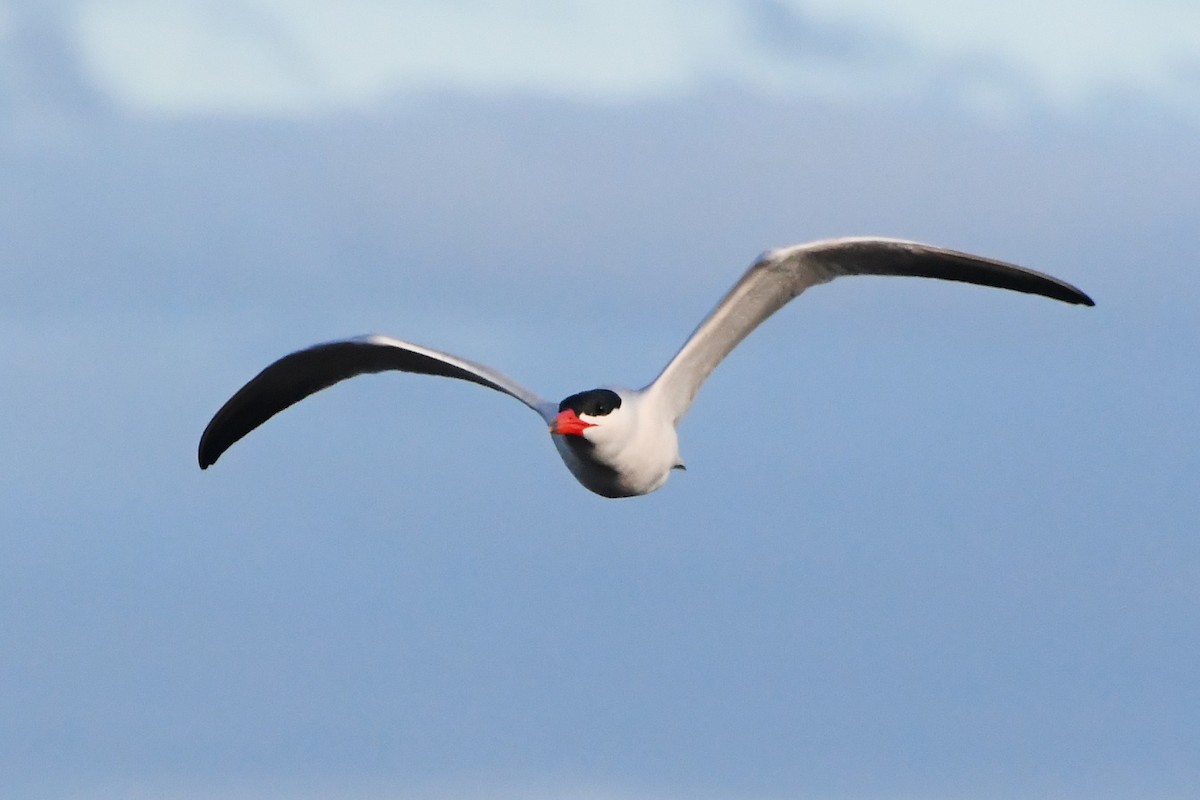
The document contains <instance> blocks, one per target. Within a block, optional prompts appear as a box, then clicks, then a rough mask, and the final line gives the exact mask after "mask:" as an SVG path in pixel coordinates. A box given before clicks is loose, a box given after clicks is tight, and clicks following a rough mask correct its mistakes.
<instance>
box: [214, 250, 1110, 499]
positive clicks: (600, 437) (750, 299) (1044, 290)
mask: <svg viewBox="0 0 1200 800" xmlns="http://www.w3.org/2000/svg"><path fill="white" fill-rule="evenodd" d="M842 275H908V276H913V277H922V278H939V279H942V280H950V281H962V282H965V283H975V284H980V285H982V286H994V287H996V288H1000V289H1011V290H1014V291H1018V292H1027V293H1029V294H1040V295H1043V296H1044V297H1049V298H1052V299H1054V300H1061V301H1063V302H1065V303H1075V304H1081V305H1086V306H1091V305H1095V304H1094V303H1093V302H1092V299H1091V298H1090V297H1088V296H1087V295H1086V294H1084V293H1083V292H1081V291H1080V290H1079V289H1076V288H1075V287H1074V286H1071V285H1070V284H1068V283H1064V282H1063V281H1060V280H1058V279H1057V278H1052V277H1050V276H1049V275H1044V274H1042V273H1040V272H1034V271H1033V270H1029V269H1025V268H1023V267H1018V266H1014V265H1012V264H1006V263H1004V262H1001V261H993V260H992V259H988V258H982V257H979V256H973V255H969V254H967V253H960V252H957V251H954V250H946V249H943V248H940V247H932V246H930V245H924V244H919V243H917V242H908V241H903V240H899V239H881V238H865V237H863V238H857V237H856V238H844V239H829V240H823V241H818V242H811V243H809V244H799V245H793V246H791V247H784V248H780V249H777V250H771V251H769V252H767V253H764V254H763V255H762V256H761V257H760V258H759V259H758V261H756V262H755V263H754V264H753V266H751V267H750V269H749V270H747V271H746V274H745V275H743V276H742V278H741V280H739V281H738V282H737V283H736V284H735V285H734V286H733V288H732V289H730V290H729V293H728V294H726V295H725V297H724V298H723V299H722V300H721V302H720V303H718V304H717V307H716V308H715V309H713V310H712V312H711V313H710V314H709V315H708V316H707V317H706V318H705V319H704V321H703V322H701V323H700V325H699V327H697V328H696V330H695V331H694V332H693V333H692V335H691V336H690V337H689V338H688V340H687V341H686V342H685V343H684V345H683V347H682V348H680V350H679V352H678V353H676V354H675V357H674V358H673V359H671V361H670V362H669V363H668V364H667V366H666V367H665V368H664V369H663V371H662V372H661V373H659V375H658V377H657V378H655V379H654V380H653V381H651V382H650V384H649V385H647V386H646V387H644V388H642V389H625V388H618V387H614V386H606V387H602V388H598V389H589V390H587V391H584V392H579V393H578V394H573V395H571V396H569V397H567V398H566V399H565V400H563V401H562V402H560V403H558V404H554V403H549V402H546V401H545V400H543V399H542V398H541V397H539V396H538V395H537V394H535V393H533V392H531V391H529V390H528V389H526V388H524V387H523V386H521V385H520V384H518V383H516V382H515V381H512V380H510V379H509V378H507V377H505V376H504V375H502V374H500V373H499V372H497V371H496V370H494V369H492V368H490V367H485V366H483V365H481V364H476V363H474V362H472V361H467V360H466V359H464V358H459V357H457V356H452V355H450V354H448V353H442V352H439V351H437V350H433V349H430V348H428V347H422V346H421V345H417V344H412V343H411V342H402V341H400V340H399V339H392V338H390V337H387V336H379V335H371V336H362V337H358V338H355V339H347V340H343V341H336V342H328V343H326V344H319V345H316V346H314V347H310V348H308V349H306V350H300V351H298V352H295V353H292V354H291V355H287V356H284V357H283V358H281V359H279V360H278V361H276V362H275V363H273V364H271V365H270V366H269V367H267V368H266V369H264V370H263V371H262V372H260V373H259V374H258V375H257V376H256V377H255V378H254V379H253V380H251V381H250V382H249V383H247V384H246V385H245V386H243V387H242V388H241V389H240V390H238V392H237V394H235V395H234V396H233V397H231V398H230V399H229V401H228V402H226V403H225V405H223V406H222V407H221V410H220V411H218V412H217V413H216V416H214V417H213V418H212V421H211V422H209V423H208V427H207V428H206V429H205V431H204V435H203V436H202V437H201V439H200V451H199V459H200V467H201V469H206V468H207V467H209V466H210V465H212V464H213V463H214V462H216V460H217V459H218V458H220V457H221V454H222V453H224V452H225V450H227V449H228V448H229V446H230V445H232V444H233V443H234V442H236V441H237V440H238V439H241V438H242V437H243V436H245V435H246V434H247V433H249V432H250V431H252V430H254V429H255V428H257V427H258V426H259V425H261V424H262V423H264V422H266V421H267V420H268V419H270V418H271V417H272V416H274V415H275V414H277V413H279V412H280V411H282V410H284V409H285V408H287V407H288V406H290V405H292V404H293V403H297V402H299V401H300V400H303V399H304V398H305V397H308V396H309V395H310V394H313V393H314V392H319V391H320V390H322V389H324V388H326V387H329V386H332V385H333V384H335V383H337V382H339V381H343V380H345V379H347V378H352V377H354V376H355V375H361V374H363V373H368V372H384V371H386V370H399V371H401V372H416V373H421V374H425V375H441V376H443V377H446V378H458V379H459V380H464V381H471V382H472V383H477V384H480V385H481V386H486V387H488V388H489V389H495V390H496V391H498V392H503V393H505V394H507V395H511V396H512V397H515V398H516V399H518V400H520V401H521V402H522V403H524V404H525V405H527V406H529V407H530V408H531V409H533V410H534V411H536V412H537V413H538V414H539V415H540V416H541V417H542V419H543V420H544V421H545V422H546V424H548V425H549V426H550V433H551V438H552V440H553V441H554V445H555V447H556V449H557V450H558V453H559V455H560V456H562V460H563V461H564V462H565V463H566V465H567V468H568V469H569V470H571V474H573V475H574V476H575V477H576V478H577V479H578V480H579V482H580V483H582V484H583V485H584V486H585V487H586V488H588V489H590V490H591V491H593V492H595V493H596V494H599V495H603V496H604V497H632V496H636V495H643V494H648V493H649V492H653V491H654V490H655V489H658V488H659V487H661V486H662V485H663V484H664V483H666V482H667V478H668V477H669V476H670V474H671V470H673V469H682V468H683V461H682V459H681V458H680V456H679V439H678V436H677V434H676V427H677V426H678V424H679V421H680V420H681V419H683V417H684V415H685V414H687V412H688V408H689V407H690V406H691V405H692V400H693V399H694V398H695V396H696V392H697V391H698V390H699V388H700V385H701V384H702V383H704V380H705V378H707V377H708V376H709V373H711V372H712V371H713V369H714V368H715V367H716V366H717V364H719V363H721V360H722V359H723V358H725V356H727V355H729V352H730V351H731V350H733V348H734V347H736V346H737V344H738V343H739V342H740V341H742V339H744V338H746V336H747V335H748V334H749V333H750V332H751V331H753V330H754V329H755V328H757V327H758V325H759V324H760V323H761V322H762V321H763V320H765V319H766V318H767V317H769V316H771V315H772V314H774V313H775V312H776V311H778V310H779V309H780V308H782V307H783V306H784V305H785V304H786V303H787V302H788V301H789V300H791V299H792V298H793V297H795V296H796V295H798V294H800V293H801V292H803V291H804V290H805V289H807V288H809V287H810V286H816V285H817V284H821V283H826V282H828V281H831V280H833V279H834V278H837V277H840V276H842Z"/></svg>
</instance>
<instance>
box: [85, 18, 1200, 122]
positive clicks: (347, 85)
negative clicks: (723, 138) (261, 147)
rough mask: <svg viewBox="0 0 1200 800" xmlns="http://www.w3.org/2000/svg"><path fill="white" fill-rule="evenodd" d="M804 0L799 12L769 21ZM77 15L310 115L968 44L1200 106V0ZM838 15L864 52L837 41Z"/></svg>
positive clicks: (140, 74) (108, 76)
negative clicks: (457, 94)
mask: <svg viewBox="0 0 1200 800" xmlns="http://www.w3.org/2000/svg"><path fill="white" fill-rule="evenodd" d="M789 10H790V11H791V12H793V13H794V14H795V15H796V19H795V22H796V24H795V25H794V26H792V27H794V28H795V30H791V31H788V30H785V31H782V32H780V33H778V35H774V32H772V31H770V30H764V25H770V24H777V23H778V22H779V21H780V20H781V19H782V20H783V21H785V22H786V20H787V11H789ZM74 14H75V16H74V30H75V34H76V36H77V40H78V42H79V45H80V47H81V50H82V52H83V55H84V61H85V63H86V64H87V66H88V69H89V71H90V74H91V77H92V78H93V80H95V81H96V82H97V83H98V84H99V85H100V86H101V87H102V88H103V89H104V90H105V91H107V92H108V93H109V94H111V95H112V96H114V97H116V98H117V99H118V100H120V101H121V102H123V103H124V104H125V105H127V106H129V107H132V108H135V109H139V110H142V111H146V112H151V113H204V112H225V113H229V112H232V113H245V114H291V113H300V112H305V111H320V110H324V109H329V108H335V107H338V106H346V105H351V106H353V105H359V106H361V105H369V104H370V103H372V102H375V101H377V100H378V99H379V98H381V97H384V96H387V95H390V94H396V93H404V92H421V91H427V90H431V89H443V88H449V89H454V90H459V91H468V92H482V93H498V92H527V93H538V94H546V95H553V96H562V97H570V98H575V99H580V100H584V101H601V102H611V101H621V100H628V99H637V98H644V97H653V96H664V95H671V94H677V93H680V92H685V91H687V90H689V89H691V88H694V87H696V86H698V85H701V84H703V83H704V82H706V81H710V80H722V81H726V82H732V83H735V84H740V85H743V86H746V87H748V88H749V89H751V90H754V91H764V92H785V93H812V92H816V93H820V94H827V95H830V94H831V95H837V96H845V97H850V98H858V99H862V98H863V97H864V96H867V97H870V96H873V95H878V94H881V93H889V94H897V93H905V92H912V91H916V90H919V89H920V88H921V87H922V86H929V85H931V83H932V82H933V81H938V80H943V81H944V80H945V76H946V74H947V73H948V72H950V73H953V72H954V71H955V69H956V67H955V66H954V65H956V64H958V63H959V62H966V63H975V62H986V63H990V64H994V65H996V70H998V71H1002V72H1010V73H1011V75H1012V76H1013V78H1012V83H1011V85H1012V86H1020V87H1021V91H1029V90H1031V89H1032V90H1033V91H1034V92H1036V93H1037V94H1038V95H1040V96H1042V97H1044V98H1045V99H1047V100H1049V101H1052V102H1055V103H1059V104H1063V105H1068V106H1070V105H1077V104H1081V103H1085V102H1087V101H1088V99H1089V98H1091V97H1093V96H1095V95H1096V94H1097V93H1102V92H1105V91H1110V90H1113V89H1117V90H1122V91H1129V90H1132V91H1135V92H1139V93H1144V94H1147V95H1149V96H1153V97H1156V98H1158V99H1160V100H1162V101H1164V102H1168V103H1172V104H1175V105H1177V106H1183V107H1197V108H1200V87H1198V86H1197V84H1198V83H1200V80H1198V79H1197V78H1196V74H1197V69H1198V57H1197V53H1200V5H1197V4H1194V3H1183V2H1171V1H1170V0H1158V1H1157V2H1153V1H1152V0H1148V1H1147V2H1137V0H1108V1H1107V2H1103V0H1102V1H1101V2H1083V1H1082V0H1059V2H1036V0H1014V2H1012V3H1004V4H996V3H993V2H983V0H965V1H964V2H960V3H955V4H953V5H950V4H946V3H943V2H936V0H920V1H914V2H906V3H894V4H883V5H880V4H875V3H870V2H868V0H804V1H803V2H801V1H800V0H690V1H689V2H684V1H683V0H608V2H606V3H587V4H581V3H573V4H564V3H561V2H552V0H507V2H483V1H482V0H453V2H451V1H449V0H440V1H439V0H408V1H407V2H387V1H386V0H346V2H342V3H337V4H334V3H325V2H315V1H313V0H180V2H176V3H171V4H165V3H160V2H157V0H81V2H80V3H79V4H78V6H76V9H75V12H74ZM764 20H767V21H766V22H764ZM772 20H773V21H774V22H772ZM785 27H786V26H785ZM831 34H832V35H833V36H834V37H835V38H839V39H840V40H842V44H846V42H847V41H849V44H850V45H851V46H849V47H846V48H845V49H846V52H840V53H839V52H836V48H832V49H831V48H828V47H826V48H822V47H821V46H820V43H821V40H822V37H823V36H829V35H831ZM789 36H791V37H793V39H794V41H788V37H789ZM781 40H782V44H781ZM880 42H884V43H887V44H888V45H889V46H887V47H885V48H883V49H882V50H880V49H878V45H879V44H880ZM872 48H875V49H872ZM976 82H978V81H976ZM984 83H985V84H988V85H986V86H983V87H982V88H981V89H980V94H981V95H983V96H985V97H986V96H987V95H988V94H989V93H991V94H995V93H996V92H997V91H1000V93H1001V94H1003V92H1004V91H1005V90H1004V89H999V90H998V89H997V86H996V83H997V81H995V80H990V79H989V80H987V81H984ZM1000 83H1003V81H1000ZM966 86H967V88H968V89H970V86H971V82H970V81H968V82H967V83H966Z"/></svg>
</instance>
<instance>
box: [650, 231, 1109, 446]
mask: <svg viewBox="0 0 1200 800" xmlns="http://www.w3.org/2000/svg"><path fill="white" fill-rule="evenodd" d="M842 275H907V276H912V277H920V278H938V279H940V280H948V281H962V282H964V283H975V284H979V285H981V286H994V287H996V288H999V289H1011V290H1013V291H1017V292H1027V293H1029V294H1040V295H1042V296H1044V297H1049V298H1052V299H1054V300H1061V301H1063V302H1065V303H1075V304H1081V305H1086V306H1091V305H1095V304H1094V303H1093V302H1092V299H1091V298H1090V297H1088V296H1087V295H1086V294H1084V293H1083V292H1081V291H1080V290H1079V289H1076V288H1075V287H1074V286H1072V285H1070V284H1069V283H1065V282H1063V281H1060V280H1058V279H1057V278H1053V277H1051V276H1049V275H1044V274H1042V273H1040V272H1034V271H1033V270H1030V269H1025V268H1024V267H1018V266H1015V265H1013V264H1006V263H1004V262H1003V261H995V260H993V259H990V258H981V257H980V256H973V255H970V254H969V253H961V252H958V251H956V250H946V249H944V248H941V247H932V246H930V245H924V244H919V243H917V242H908V241H903V240H899V239H880V238H850V239H828V240H823V241H819V242H812V243H810V244H802V245H794V246H792V247H785V248H781V249H779V250H772V251H770V252H768V253H765V254H764V255H763V256H762V257H761V258H760V259H759V260H758V261H757V262H756V263H755V264H754V265H753V266H752V267H750V269H749V270H748V271H747V272H746V274H745V275H743V276H742V278H741V280H739V281H738V282H737V283H736V284H735V285H734V287H733V288H732V289H730V290H729V293H728V294H727V295H725V297H724V298H723V299H722V300H721V302H720V303H718V304H717V307H716V308H715V309H713V311H712V312H711V313H710V314H709V315H708V317H706V318H705V319H704V321H703V322H701V323H700V325H699V327H697V328H696V330H695V332H693V333H692V335H691V336H690V337H689V338H688V340H687V342H685V343H684V345H683V347H682V348H681V349H680V351H679V352H678V353H677V354H676V355H675V357H674V358H673V359H672V360H671V362H670V363H669V364H667V366H666V368H665V369H663V371H662V373H661V374H659V376H658V377H657V378H656V379H655V380H654V382H653V383H652V384H650V386H648V387H646V390H647V391H648V392H652V393H657V394H659V395H660V397H661V400H662V402H664V403H665V404H666V407H667V408H668V409H669V411H670V413H672V414H673V415H674V419H675V421H676V422H678V421H679V420H680V419H682V418H683V416H684V415H685V414H686V413H687V411H688V408H689V407H691V404H692V400H693V399H694V398H695V396H696V392H697V391H698V390H699V389H700V385H701V384H703V383H704V380H705V379H706V378H707V377H708V376H709V374H710V373H711V372H712V371H713V369H715V368H716V366H717V365H718V364H720V363H721V360H722V359H724V358H725V356H727V355H728V354H729V352H730V351H731V350H733V348H734V347H736V346H737V345H738V343H739V342H741V341H742V339H744V338H746V336H748V335H749V334H750V332H751V331H753V330H754V329H755V328H757V327H758V326H759V324H760V323H762V321H763V320H765V319H766V318H767V317H769V316H771V315H772V314H774V313H775V312H776V311H778V310H779V309H780V308H782V307H783V306H784V305H785V304H787V302H788V301H789V300H791V299H792V298H793V297H795V296H797V295H798V294H800V293H801V292H803V291H804V290H805V289H807V288H809V287H810V286H816V285H817V284H821V283H827V282H828V281H831V280H833V279H834V278H837V277H839V276H842Z"/></svg>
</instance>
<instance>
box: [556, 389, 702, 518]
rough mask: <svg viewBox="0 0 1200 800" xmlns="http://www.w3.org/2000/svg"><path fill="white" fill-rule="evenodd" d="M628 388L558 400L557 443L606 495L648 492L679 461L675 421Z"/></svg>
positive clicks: (584, 479)
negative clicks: (664, 417) (653, 408)
mask: <svg viewBox="0 0 1200 800" xmlns="http://www.w3.org/2000/svg"><path fill="white" fill-rule="evenodd" d="M645 400H646V396H645V395H644V394H642V393H641V392H635V391H631V390H628V389H624V390H622V389H590V390H588V391H586V392H579V393H578V394H573V395H571V396H570V397H568V398H566V399H565V400H563V401H562V402H561V403H559V406H558V416H557V417H555V418H554V421H553V422H552V423H551V424H550V433H552V434H555V436H554V440H555V442H554V443H555V446H556V447H557V448H558V451H559V453H560V454H561V455H562V457H563V460H564V461H565V462H566V464H567V466H568V467H569V468H570V470H571V472H572V473H573V474H574V475H575V477H576V478H578V479H579V481H580V482H581V483H582V484H583V485H584V486H586V487H587V488H589V489H591V490H592V491H593V492H596V493H598V494H602V495H605V496H606V497H627V496H632V495H639V494H646V493H647V492H652V491H654V490H655V489H657V488H658V487H660V486H662V485H663V483H665V482H666V480H667V476H668V474H669V473H670V471H671V469H672V468H674V467H681V466H682V464H681V463H680V461H679V445H678V440H677V438H676V436H675V426H674V425H673V424H671V422H670V421H668V420H666V419H660V415H657V414H654V413H648V412H650V409H648V408H647V405H646V402H645Z"/></svg>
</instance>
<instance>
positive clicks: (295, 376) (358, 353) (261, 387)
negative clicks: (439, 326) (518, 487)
mask: <svg viewBox="0 0 1200 800" xmlns="http://www.w3.org/2000/svg"><path fill="white" fill-rule="evenodd" d="M387 370H399V371H401V372H416V373H421V374H424V375H439V376H442V377H445V378H458V379H459V380H464V381H470V382H471V383H478V384H479V385H480V386H486V387H488V388H489V389H495V390H496V391H498V392H503V393H504V394H507V395H511V396H513V397H515V398H517V399H518V400H520V401H521V402H522V403H524V404H525V405H527V406H529V407H530V408H532V409H533V410H534V411H536V412H537V413H538V414H539V415H540V416H541V417H542V419H544V420H545V421H546V422H547V423H548V422H550V420H552V419H554V414H555V412H556V411H557V410H558V408H557V406H555V405H553V404H550V403H547V402H546V401H544V400H543V399H542V398H540V397H538V396H537V395H536V394H534V393H533V392H531V391H529V390H528V389H526V388H525V387H523V386H521V385H520V384H518V383H516V382H515V381H512V380H510V379H509V378H506V377H505V376H504V375H501V374H500V373H499V372H496V371H495V370H493V369H491V368H489V367H485V366H482V365H481V364H476V363H474V362H471V361H467V360H466V359H464V358H458V357H457V356H452V355H449V354H447V353H442V352H439V351H437V350H432V349H430V348H428V347H422V346H420V345H416V344H412V343H410V342H402V341H400V340H399V339H392V338H390V337H388V336H378V335H372V336H362V337H359V338H356V339H347V340H345V341H338V342H329V343H327V344H319V345H316V346H314V347H310V348H308V349H307V350H300V351H298V352H295V353H292V354H291V355H286V356H284V357H283V358H281V359H279V360H278V361H276V362H275V363H274V364H271V365H270V366H269V367H267V368H266V369H264V370H263V371H262V372H260V373H258V375H257V376H256V377H255V378H253V379H252V380H251V381H250V382H249V383H247V384H246V385H245V386H243V387H242V388H241V389H239V390H238V392H237V394H235V395H234V396H233V397H231V398H229V400H228V401H227V402H226V403H225V405H223V406H221V410H220V411H218V412H217V413H216V415H215V416H214V417H213V418H212V421H211V422H209V423H208V427H207V428H205V429H204V435H203V436H201V437H200V449H199V460H200V468H201V469H207V468H208V467H209V466H210V465H211V464H213V463H215V462H216V460H217V459H218V458H220V457H221V454H222V453H224V452H225V451H226V450H227V449H229V447H230V445H232V444H233V443H234V442H236V441H237V440H238V439H241V438H242V437H243V436H245V435H246V434H247V433H249V432H250V431H252V430H254V429H255V428H257V427H258V426H259V425H261V424H263V423H264V422H266V421H267V420H268V419H270V418H271V417H273V416H275V415H276V414H278V413H279V412H280V411H283V410H284V409H285V408H287V407H288V406H291V405H293V404H295V403H298V402H300V401H301V400H303V399H304V398H306V397H308V396H309V395H310V394H313V393H315V392H319V391H321V390H322V389H325V388H328V387H330V386H332V385H333V384H335V383H337V382H339V381H344V380H346V379H347V378H353V377H354V376H355V375H362V374H365V373H369V372H385V371H387Z"/></svg>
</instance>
